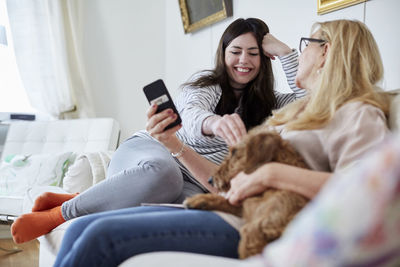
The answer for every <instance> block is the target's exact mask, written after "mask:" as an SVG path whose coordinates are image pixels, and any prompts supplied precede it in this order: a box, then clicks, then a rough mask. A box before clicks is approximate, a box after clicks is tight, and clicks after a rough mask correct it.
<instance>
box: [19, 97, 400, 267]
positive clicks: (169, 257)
mask: <svg viewBox="0 0 400 267" xmlns="http://www.w3.org/2000/svg"><path fill="white" fill-rule="evenodd" d="M390 94H391V97H392V102H391V107H390V117H389V127H390V129H391V130H392V131H396V132H399V129H400V90H395V91H392V92H391V93H390ZM81 163H82V162H81V161H80V160H79V159H78V160H77V161H75V162H74V164H72V166H71V167H70V170H72V169H77V170H78V172H83V173H85V168H83V167H80V166H81V165H82V166H84V164H81ZM80 164H81V165H80ZM71 177H72V179H71V180H73V181H70V182H69V185H70V186H69V187H68V188H65V187H52V190H51V191H55V192H81V191H83V190H84V189H85V188H87V187H88V186H90V183H91V181H89V182H88V181H84V180H83V177H85V175H81V174H79V173H77V174H74V175H70V177H68V178H71ZM94 183H95V182H93V183H92V184H94ZM74 190H75V191H74ZM38 194H40V190H39V191H38V192H34V193H32V194H30V197H29V199H28V200H27V201H26V202H28V203H30V204H26V205H25V206H26V211H29V205H32V201H33V199H34V197H35V196H36V195H38ZM25 200H26V198H25ZM73 221H74V220H70V221H67V222H65V223H63V224H62V225H60V226H58V227H57V228H55V229H54V230H53V231H52V232H50V233H49V234H47V235H45V236H42V237H40V238H39V241H40V256H39V265H40V266H42V267H45V266H52V265H53V263H54V260H55V257H56V255H57V252H58V249H59V247H60V244H61V241H62V238H63V235H64V233H65V230H66V229H67V228H68V226H69V225H70V224H71V223H72V222H73ZM153 255H157V256H158V257H153ZM173 259H181V260H182V262H180V263H179V264H180V265H175V264H176V262H175V264H172V265H165V266H187V265H189V264H190V265H193V266H204V265H206V264H207V265H210V264H211V263H212V262H214V263H220V265H218V266H235V265H236V264H238V263H237V262H236V261H232V260H226V259H219V258H218V259H217V258H215V257H207V256H198V255H191V254H186V253H176V252H174V253H172V252H171V253H168V252H164V253H155V254H152V253H150V255H149V256H147V255H143V256H138V257H133V258H131V259H129V260H128V261H126V262H125V263H123V264H122V266H124V267H128V266H159V265H160V263H163V262H166V261H173ZM192 260H199V263H204V265H203V264H200V265H195V263H193V262H191V261H192ZM188 262H190V263H188ZM137 264H138V265H137ZM224 264H225V265H224ZM249 266H251V265H249ZM255 266H256V265H255Z"/></svg>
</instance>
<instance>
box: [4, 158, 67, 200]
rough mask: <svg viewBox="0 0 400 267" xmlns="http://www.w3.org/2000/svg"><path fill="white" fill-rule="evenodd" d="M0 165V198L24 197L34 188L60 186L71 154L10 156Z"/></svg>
mask: <svg viewBox="0 0 400 267" xmlns="http://www.w3.org/2000/svg"><path fill="white" fill-rule="evenodd" d="M5 159H6V160H5V161H3V162H1V164H0V196H24V194H25V193H26V191H27V190H28V189H30V188H32V187H34V186H45V185H53V186H61V185H62V178H63V177H64V174H65V172H66V171H67V169H68V167H69V164H70V163H71V162H72V161H73V157H72V152H62V153H57V154H37V155H10V156H8V157H6V158H5Z"/></svg>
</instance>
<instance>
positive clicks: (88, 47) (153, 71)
mask: <svg viewBox="0 0 400 267" xmlns="http://www.w3.org/2000/svg"><path fill="white" fill-rule="evenodd" d="M84 3H85V6H84V10H83V12H84V14H85V15H84V16H83V17H84V18H85V20H86V21H85V22H84V23H82V24H83V25H84V27H85V29H84V32H85V35H84V41H83V42H84V43H83V46H84V55H85V58H84V60H85V62H86V69H87V75H88V78H89V83H90V86H91V88H92V90H93V95H94V96H93V97H94V103H95V111H96V116H97V117H113V118H115V119H116V120H117V121H119V123H120V125H121V128H122V136H121V138H122V139H125V138H126V137H128V136H130V135H131V134H132V133H133V132H135V131H137V130H139V129H142V128H144V125H145V122H146V114H145V111H146V109H147V108H148V106H149V105H148V102H147V100H146V98H145V97H144V95H143V93H142V88H143V86H144V85H146V84H147V83H150V82H151V81H153V80H155V79H157V78H159V77H163V76H164V70H165V56H164V55H165V32H164V24H165V2H164V1H163V0H146V1H141V0H85V2H84Z"/></svg>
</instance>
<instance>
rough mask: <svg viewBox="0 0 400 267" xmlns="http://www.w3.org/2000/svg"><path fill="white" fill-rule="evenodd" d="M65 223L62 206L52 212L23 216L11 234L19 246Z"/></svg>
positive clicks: (14, 224)
mask: <svg viewBox="0 0 400 267" xmlns="http://www.w3.org/2000/svg"><path fill="white" fill-rule="evenodd" d="M63 222H65V219H64V218H63V216H62V214H61V206H58V207H55V208H52V209H50V210H45V211H38V212H32V213H27V214H23V215H21V216H20V217H18V218H17V220H16V221H15V222H14V223H13V224H12V225H11V234H12V236H13V239H14V242H15V243H17V244H20V243H24V242H28V241H30V240H32V239H35V238H37V237H39V236H41V235H44V234H47V233H48V232H50V231H51V230H53V229H54V228H56V227H57V226H59V225H60V224H62V223H63Z"/></svg>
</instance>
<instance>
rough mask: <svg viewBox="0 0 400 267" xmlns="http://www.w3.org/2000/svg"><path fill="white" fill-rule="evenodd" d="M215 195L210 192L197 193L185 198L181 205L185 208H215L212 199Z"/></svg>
mask: <svg viewBox="0 0 400 267" xmlns="http://www.w3.org/2000/svg"><path fill="white" fill-rule="evenodd" d="M214 200H215V195H212V194H198V195H195V196H193V197H189V198H186V199H185V201H184V202H183V205H184V206H185V208H187V209H198V210H213V209H214V208H215V206H214V205H212V204H213V201H214Z"/></svg>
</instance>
